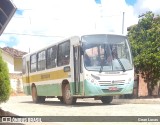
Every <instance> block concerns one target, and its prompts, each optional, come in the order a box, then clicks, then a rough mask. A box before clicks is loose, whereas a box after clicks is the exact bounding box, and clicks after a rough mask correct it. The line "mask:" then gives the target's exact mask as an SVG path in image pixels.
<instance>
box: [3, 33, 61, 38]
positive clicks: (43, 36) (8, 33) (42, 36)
mask: <svg viewBox="0 0 160 125" xmlns="http://www.w3.org/2000/svg"><path fill="white" fill-rule="evenodd" d="M3 34H5V35H10V34H11V35H23V36H38V37H60V38H64V37H63V36H48V35H40V34H25V33H3Z"/></svg>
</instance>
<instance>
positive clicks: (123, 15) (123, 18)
mask: <svg viewBox="0 0 160 125" xmlns="http://www.w3.org/2000/svg"><path fill="white" fill-rule="evenodd" d="M122 34H124V12H123V17H122Z"/></svg>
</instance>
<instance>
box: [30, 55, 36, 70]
mask: <svg viewBox="0 0 160 125" xmlns="http://www.w3.org/2000/svg"><path fill="white" fill-rule="evenodd" d="M36 55H37V54H33V55H31V57H30V60H31V61H30V72H36V70H37V56H36Z"/></svg>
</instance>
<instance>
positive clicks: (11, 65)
mask: <svg viewBox="0 0 160 125" xmlns="http://www.w3.org/2000/svg"><path fill="white" fill-rule="evenodd" d="M2 58H3V60H4V61H5V62H6V63H7V66H8V69H9V73H14V58H13V57H12V56H10V55H9V54H7V53H5V52H2Z"/></svg>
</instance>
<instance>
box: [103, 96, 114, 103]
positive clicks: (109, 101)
mask: <svg viewBox="0 0 160 125" xmlns="http://www.w3.org/2000/svg"><path fill="white" fill-rule="evenodd" d="M112 100H113V96H103V97H101V101H102V102H103V104H109V103H111V102H112Z"/></svg>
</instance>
